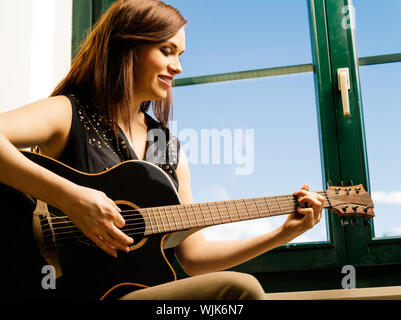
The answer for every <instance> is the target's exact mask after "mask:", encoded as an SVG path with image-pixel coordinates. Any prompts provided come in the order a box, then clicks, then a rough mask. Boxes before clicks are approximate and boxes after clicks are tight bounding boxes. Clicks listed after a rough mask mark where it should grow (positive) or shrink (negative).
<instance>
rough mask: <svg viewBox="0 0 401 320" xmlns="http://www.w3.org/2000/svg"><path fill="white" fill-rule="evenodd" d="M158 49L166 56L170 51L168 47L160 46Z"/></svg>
mask: <svg viewBox="0 0 401 320" xmlns="http://www.w3.org/2000/svg"><path fill="white" fill-rule="evenodd" d="M160 50H161V52H162V53H163V54H164V55H165V56H168V55H169V54H170V53H171V50H169V49H168V48H162V49H160Z"/></svg>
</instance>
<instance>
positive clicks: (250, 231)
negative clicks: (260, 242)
mask: <svg viewBox="0 0 401 320" xmlns="http://www.w3.org/2000/svg"><path fill="white" fill-rule="evenodd" d="M271 230H273V226H272V224H271V223H270V222H269V221H268V220H267V219H255V220H248V221H241V222H233V223H227V224H224V225H219V226H213V227H209V228H206V229H204V230H202V232H203V234H204V236H205V238H206V240H209V241H216V240H233V239H245V238H250V237H253V236H256V235H260V234H263V233H266V232H269V231H271Z"/></svg>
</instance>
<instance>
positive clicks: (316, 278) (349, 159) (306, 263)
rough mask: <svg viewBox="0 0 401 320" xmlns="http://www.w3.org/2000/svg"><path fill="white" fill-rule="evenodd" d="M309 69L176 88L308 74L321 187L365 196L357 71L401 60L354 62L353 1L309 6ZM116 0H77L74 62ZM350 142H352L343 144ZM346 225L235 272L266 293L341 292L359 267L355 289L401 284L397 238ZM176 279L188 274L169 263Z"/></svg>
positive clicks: (315, 0)
mask: <svg viewBox="0 0 401 320" xmlns="http://www.w3.org/2000/svg"><path fill="white" fill-rule="evenodd" d="M306 1H307V4H308V11H309V25H310V36H311V47H312V51H313V64H304V65H294V66H284V67H277V68H268V69H259V70H247V71H242V72H232V73H224V74H212V75H206V76H199V77H190V78H181V79H177V80H175V82H174V86H185V85H200V84H203V83H211V82H219V81H237V80H242V79H249V78H255V77H268V76H275V75H284V74H294V73H301V72H313V73H314V79H315V92H316V102H317V103H316V105H317V109H318V110H317V114H318V128H319V132H318V133H319V139H320V153H321V163H322V176H323V181H324V183H325V184H326V183H327V182H331V183H332V184H333V185H336V184H338V183H340V182H343V183H344V184H346V183H348V182H351V181H352V183H353V184H363V185H364V187H365V189H366V190H367V191H369V190H370V182H369V172H368V166H367V154H366V142H365V133H364V123H363V108H362V101H361V89H360V84H359V67H360V66H369V65H373V64H380V63H391V62H399V61H401V53H394V54H388V55H381V56H374V57H361V58H359V57H357V56H356V49H355V35H354V33H353V30H352V28H348V29H344V28H343V27H342V25H341V23H339V21H341V19H342V18H343V17H344V13H342V9H343V8H344V7H345V6H348V5H352V3H351V0H306ZM113 2H114V0H74V1H73V33H72V34H73V38H72V56H73V57H74V56H75V54H76V52H77V50H78V48H79V45H80V43H81V41H82V39H83V38H84V37H85V36H86V34H87V32H88V31H90V30H91V27H92V26H93V24H94V23H95V22H96V20H97V19H98V18H99V17H100V15H101V14H102V13H103V12H105V11H106V10H107V8H108V7H109V6H110V5H111V4H112V3H113ZM344 67H348V68H349V70H350V81H351V90H350V91H349V101H350V109H351V118H344V117H343V116H342V103H341V95H340V92H339V91H338V90H337V86H338V83H337V75H336V70H337V69H338V68H344ZM347 137H355V138H353V139H347ZM355 221H356V222H357V224H354V221H351V219H346V222H347V223H348V224H347V225H346V224H343V221H342V220H341V218H340V217H338V216H336V215H334V214H327V215H326V224H327V230H328V233H329V234H328V241H327V242H313V243H301V244H297V243H294V244H288V245H285V246H281V247H279V248H276V249H274V250H272V251H270V252H268V253H266V254H263V255H261V256H259V257H257V258H255V259H252V260H251V261H249V262H246V263H244V264H241V265H240V266H237V267H235V268H233V269H232V270H235V271H241V272H247V273H251V274H253V275H255V276H256V277H257V278H258V279H259V280H260V281H261V283H262V285H263V286H264V288H265V289H266V291H268V292H285V291H305V290H323V289H341V279H342V277H343V276H344V275H343V274H342V273H341V270H342V267H343V266H344V265H353V266H354V267H355V268H356V287H357V288H363V287H374V286H392V285H401V273H400V272H399V270H400V266H401V254H400V253H401V246H400V244H401V238H392V239H378V240H374V239H373V223H371V224H370V225H366V224H364V223H363V221H362V219H361V218H356V220H355ZM174 267H175V269H176V270H177V274H178V276H179V277H185V276H186V275H185V274H184V272H183V271H182V270H181V268H180V267H179V265H178V263H177V262H176V261H175V262H174Z"/></svg>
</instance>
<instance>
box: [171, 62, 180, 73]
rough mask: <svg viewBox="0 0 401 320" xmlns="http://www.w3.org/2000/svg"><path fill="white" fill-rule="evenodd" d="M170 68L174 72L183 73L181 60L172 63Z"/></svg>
mask: <svg viewBox="0 0 401 320" xmlns="http://www.w3.org/2000/svg"><path fill="white" fill-rule="evenodd" d="M169 68H170V71H171V72H173V73H174V74H180V73H182V66H181V63H180V62H179V61H178V62H177V63H170V64H169Z"/></svg>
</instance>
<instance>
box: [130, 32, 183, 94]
mask: <svg viewBox="0 0 401 320" xmlns="http://www.w3.org/2000/svg"><path fill="white" fill-rule="evenodd" d="M184 50H185V31H184V28H181V29H180V30H179V31H178V32H177V33H176V35H175V36H173V37H172V38H170V39H168V40H167V41H166V42H162V43H158V44H152V45H144V46H141V47H140V48H139V60H140V64H139V68H138V73H137V75H136V83H135V96H136V98H137V99H140V100H141V101H147V100H162V99H165V98H166V97H167V92H168V90H169V89H170V88H171V85H172V82H173V79H174V77H175V76H176V75H177V74H180V73H181V72H182V68H181V63H180V57H181V54H182V53H183V52H184Z"/></svg>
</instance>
